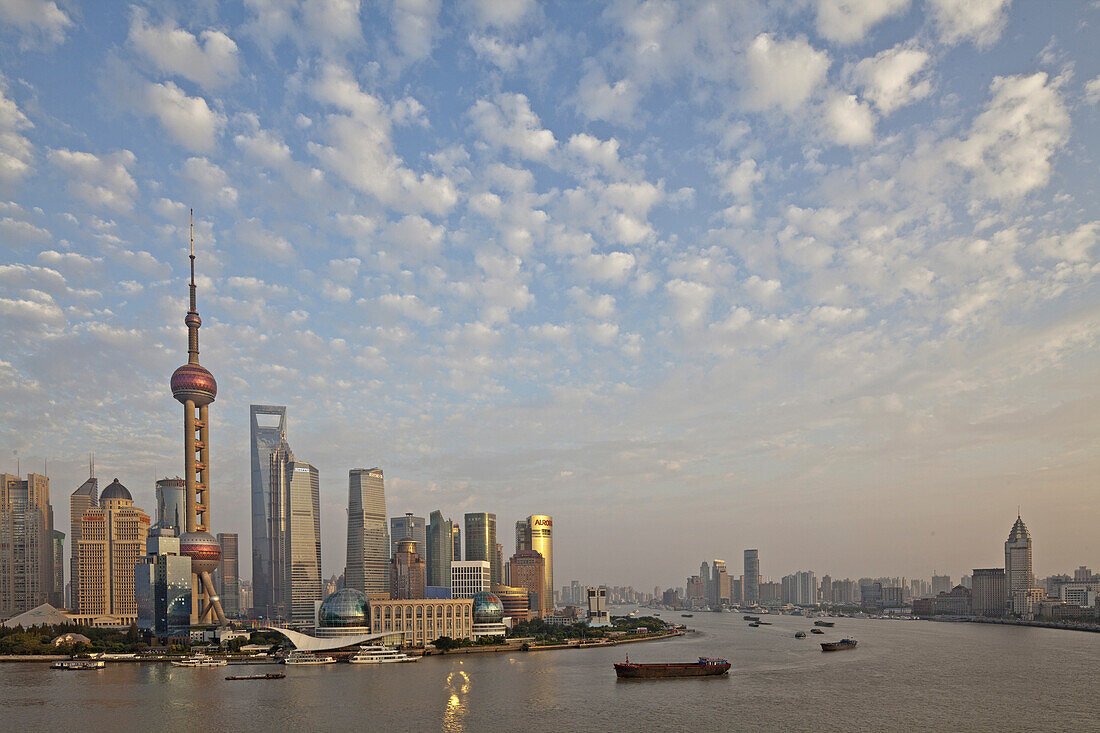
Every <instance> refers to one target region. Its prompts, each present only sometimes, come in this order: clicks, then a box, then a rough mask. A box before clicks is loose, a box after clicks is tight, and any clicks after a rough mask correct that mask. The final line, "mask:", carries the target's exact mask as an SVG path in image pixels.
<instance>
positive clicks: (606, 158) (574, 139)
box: [566, 132, 622, 175]
mask: <svg viewBox="0 0 1100 733" xmlns="http://www.w3.org/2000/svg"><path fill="white" fill-rule="evenodd" d="M566 149H567V150H569V152H571V153H573V154H574V155H576V156H577V157H579V158H581V159H582V160H584V161H585V162H586V163H588V164H589V165H592V166H595V167H598V168H602V169H603V170H604V171H606V172H607V173H610V174H613V175H614V174H618V173H621V172H622V163H620V162H619V141H618V140H616V139H615V138H611V139H610V140H600V139H599V138H598V137H596V136H594V135H589V134H587V133H584V132H581V133H578V134H576V135H573V136H571V137H570V138H569V142H568V143H566Z"/></svg>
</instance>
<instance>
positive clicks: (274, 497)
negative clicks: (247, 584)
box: [248, 405, 292, 618]
mask: <svg viewBox="0 0 1100 733" xmlns="http://www.w3.org/2000/svg"><path fill="white" fill-rule="evenodd" d="M248 413H249V426H250V431H249V443H250V448H249V454H250V456H251V461H252V491H251V498H252V594H253V606H252V607H253V610H254V612H255V615H257V616H259V617H261V618H276V617H278V615H279V614H278V606H279V605H280V604H281V602H282V598H283V596H284V593H283V587H282V586H283V578H284V576H285V573H283V572H282V568H281V567H280V566H279V565H278V556H279V554H280V553H281V552H282V543H281V536H282V533H283V532H284V531H285V528H286V512H285V506H286V503H285V500H284V499H285V495H280V494H279V493H278V491H277V490H278V489H279V488H281V487H282V483H283V482H282V475H283V471H282V470H280V469H278V468H277V469H276V474H275V475H273V472H272V466H273V465H275V462H274V461H273V457H274V454H275V452H276V451H277V450H279V451H282V452H283V453H285V454H289V453H290V446H289V445H288V444H287V441H286V407H285V406H283V405H249V408H248ZM291 455H292V454H291Z"/></svg>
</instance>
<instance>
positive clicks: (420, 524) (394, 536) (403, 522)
mask: <svg viewBox="0 0 1100 733" xmlns="http://www.w3.org/2000/svg"><path fill="white" fill-rule="evenodd" d="M401 540H416V549H417V551H418V552H426V550H425V549H424V548H426V547H427V546H428V535H427V529H426V527H425V526H424V517H414V516H413V515H412V513H410V512H406V513H405V516H403V517H390V543H391V544H390V556H391V557H392V556H393V553H394V552H396V551H397V543H398V542H400V541H401Z"/></svg>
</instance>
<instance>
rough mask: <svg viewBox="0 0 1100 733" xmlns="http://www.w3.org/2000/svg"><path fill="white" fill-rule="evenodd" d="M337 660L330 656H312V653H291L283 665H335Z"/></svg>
mask: <svg viewBox="0 0 1100 733" xmlns="http://www.w3.org/2000/svg"><path fill="white" fill-rule="evenodd" d="M335 663H336V659H335V658H333V657H329V656H318V655H317V654H311V653H310V652H291V653H290V655H289V656H288V657H287V658H286V659H284V660H283V664H291V665H317V664H335Z"/></svg>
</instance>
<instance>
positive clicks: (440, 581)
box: [424, 509, 455, 588]
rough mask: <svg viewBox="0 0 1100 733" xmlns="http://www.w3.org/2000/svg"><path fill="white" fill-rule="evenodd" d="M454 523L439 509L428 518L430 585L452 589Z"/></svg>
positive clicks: (427, 562) (426, 559)
mask: <svg viewBox="0 0 1100 733" xmlns="http://www.w3.org/2000/svg"><path fill="white" fill-rule="evenodd" d="M454 529H455V527H454V522H452V521H451V520H450V519H444V518H443V512H441V511H439V510H438V509H437V510H436V511H434V512H432V513H431V514H430V515H429V516H428V529H427V532H426V535H427V540H428V542H427V548H426V555H427V556H426V557H425V558H424V559H425V561H426V566H427V571H428V585H430V586H434V587H437V588H450V587H451V563H452V562H454V560H455V556H454Z"/></svg>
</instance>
